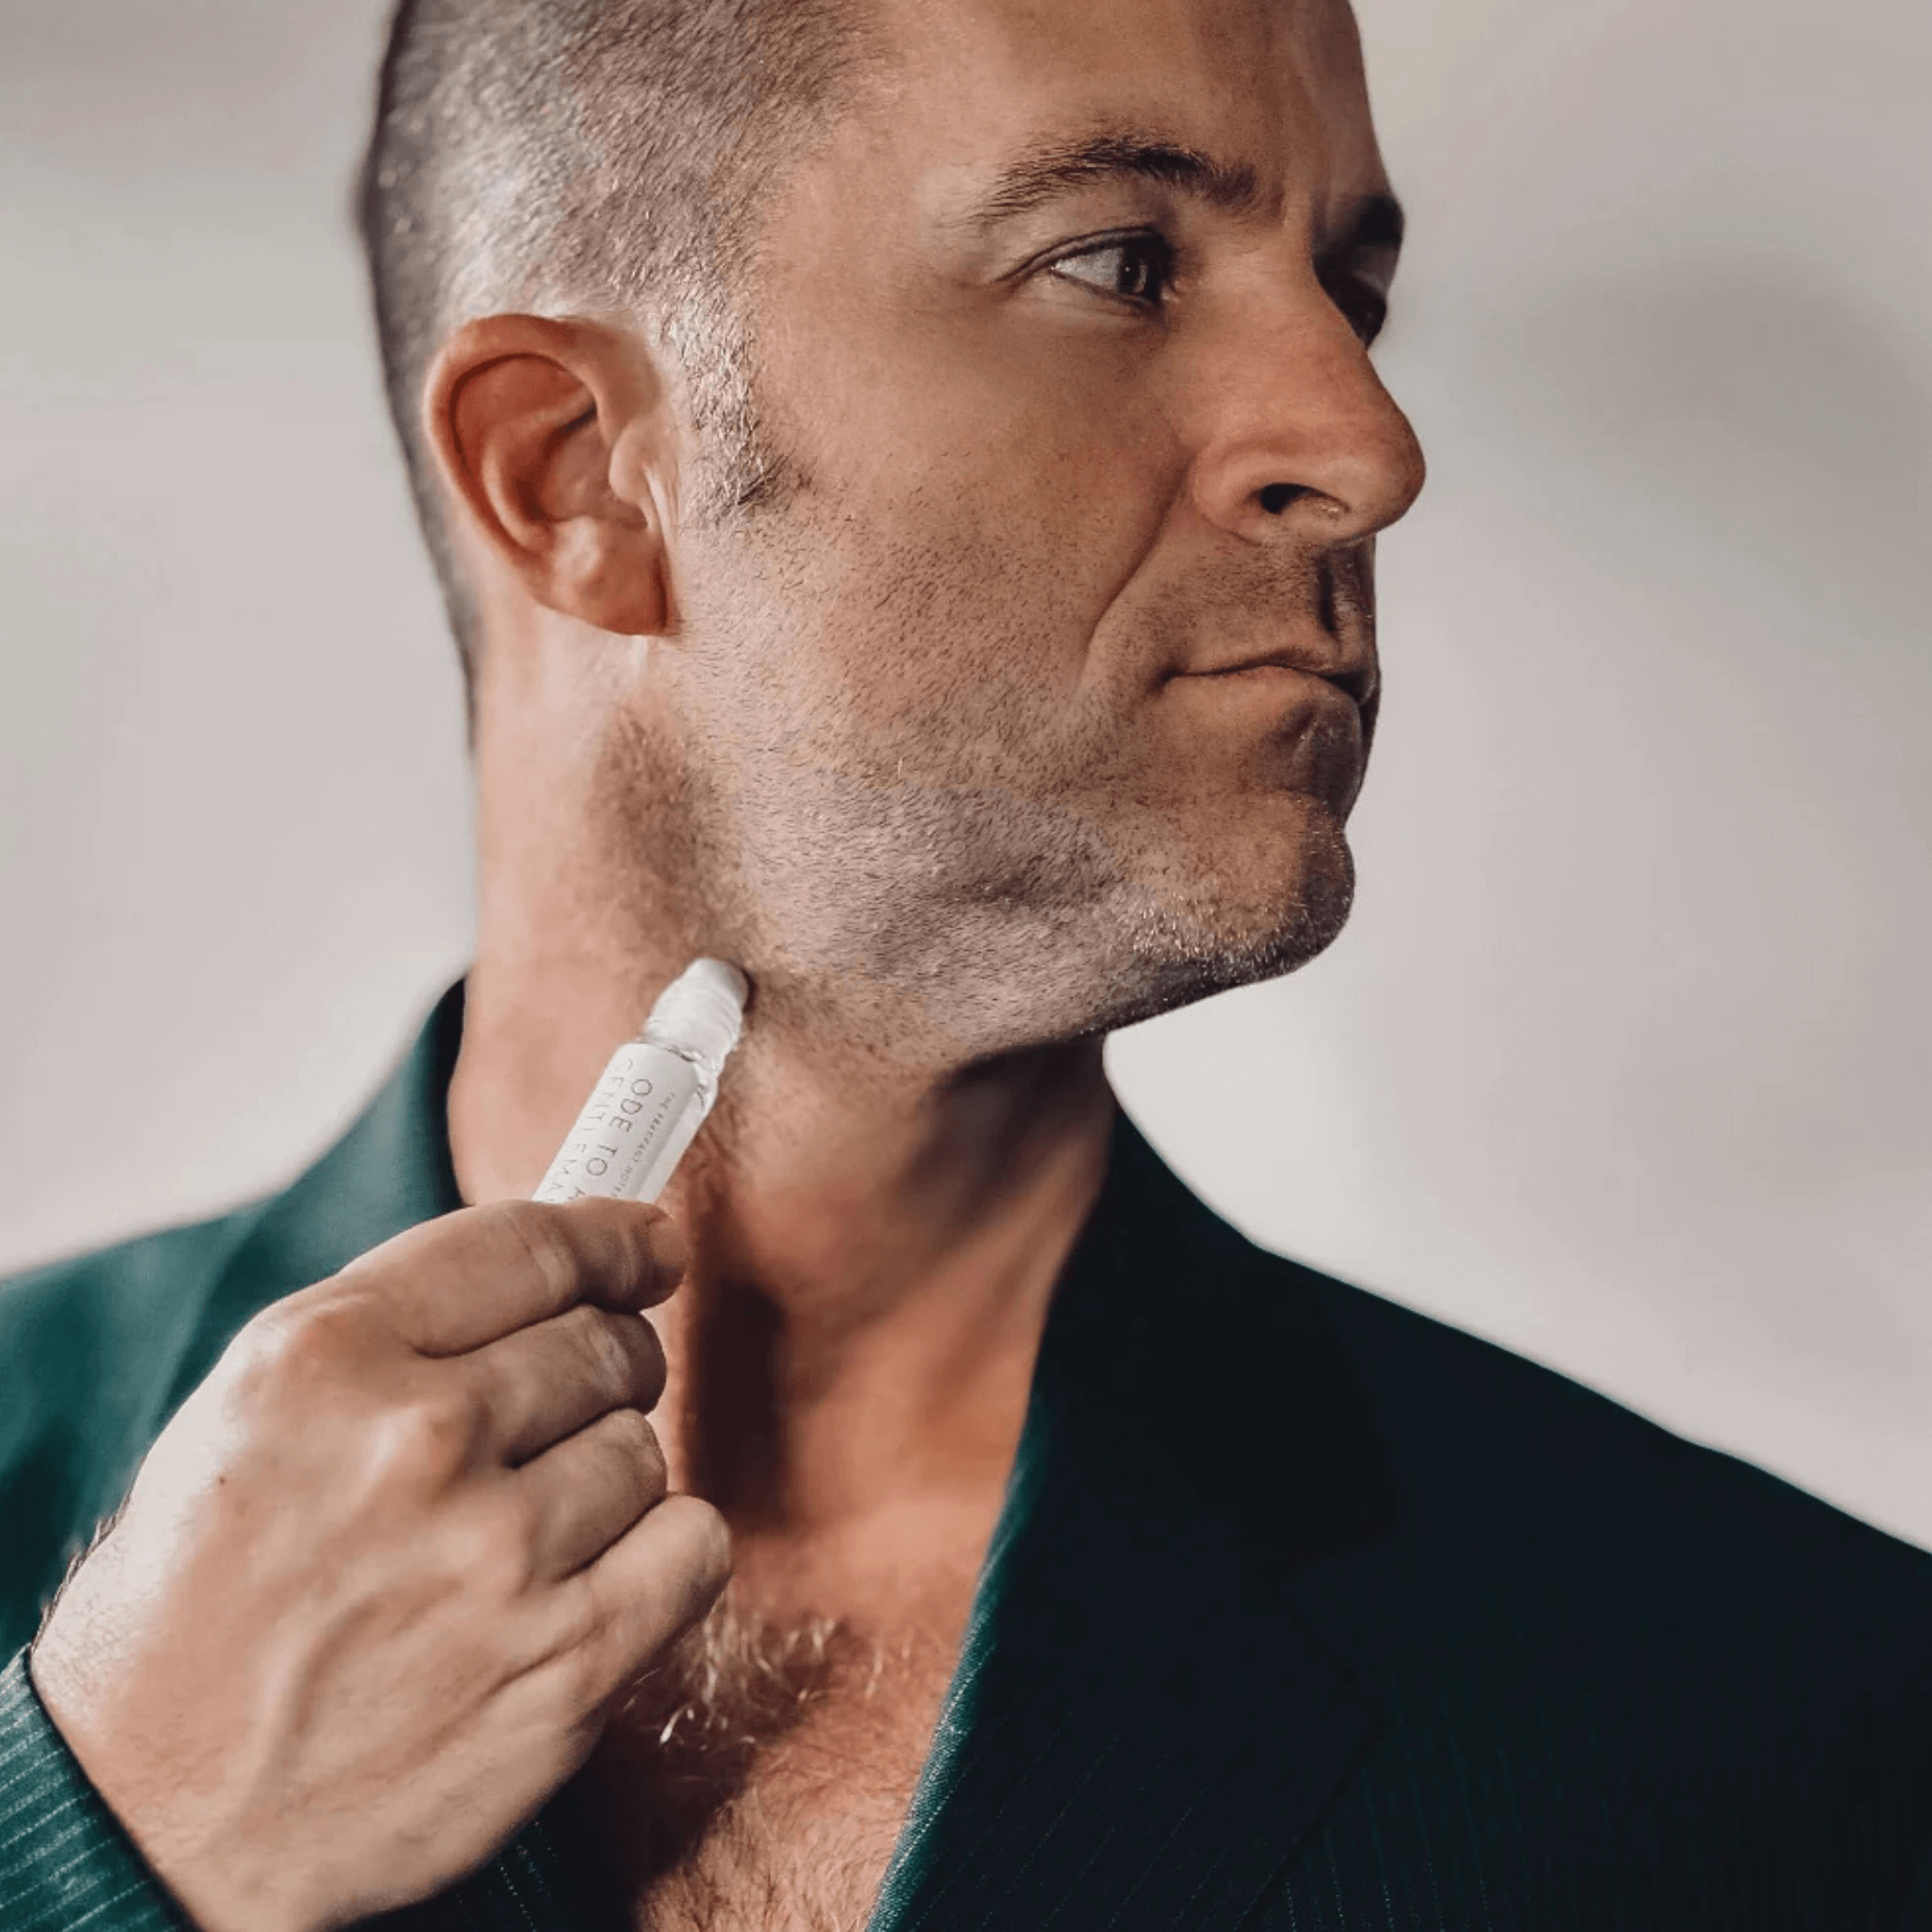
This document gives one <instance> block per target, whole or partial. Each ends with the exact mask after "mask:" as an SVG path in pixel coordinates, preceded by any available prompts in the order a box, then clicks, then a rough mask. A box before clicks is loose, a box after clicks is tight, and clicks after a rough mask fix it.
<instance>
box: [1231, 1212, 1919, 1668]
mask: <svg viewBox="0 0 1932 1932" xmlns="http://www.w3.org/2000/svg"><path fill="white" fill-rule="evenodd" d="M1255 1253H1256V1255H1257V1260H1256V1262H1255V1264H1254V1266H1255V1271H1256V1272H1255V1274H1254V1276H1253V1277H1252V1278H1253V1280H1254V1282H1255V1285H1256V1288H1257V1290H1258V1291H1259V1292H1260V1293H1261V1294H1262V1295H1263V1296H1265V1297H1266V1298H1268V1299H1269V1300H1271V1301H1273V1300H1276V1299H1279V1300H1294V1299H1299V1300H1301V1301H1302V1302H1303V1304H1304V1306H1305V1307H1306V1306H1309V1305H1312V1307H1314V1309H1316V1310H1317V1311H1318V1319H1319V1324H1320V1326H1321V1327H1322V1329H1323V1330H1324V1332H1325V1333H1327V1334H1328V1335H1330V1336H1332V1337H1333V1339H1334V1342H1335V1345H1336V1346H1335V1357H1336V1360H1337V1363H1338V1364H1339V1365H1340V1367H1341V1372H1342V1373H1344V1374H1346V1376H1347V1378H1348V1380H1349V1382H1350V1384H1351V1385H1352V1386H1351V1396H1350V1400H1351V1402H1352V1404H1353V1406H1354V1407H1355V1409H1356V1412H1357V1414H1358V1415H1359V1416H1360V1417H1361V1418H1362V1419H1363V1423H1364V1427H1363V1429H1362V1438H1363V1440H1364V1441H1369V1442H1372V1443H1373V1444H1374V1457H1375V1459H1376V1461H1377V1463H1378V1465H1379V1467H1378V1471H1377V1483H1378V1486H1379V1490H1380V1493H1381V1496H1382V1498H1383V1506H1382V1510H1381V1515H1380V1527H1379V1530H1378V1532H1377V1533H1376V1534H1374V1535H1373V1536H1371V1537H1369V1538H1368V1539H1366V1540H1365V1541H1364V1542H1363V1543H1362V1545H1361V1547H1360V1549H1359V1550H1358V1551H1357V1552H1356V1553H1355V1554H1354V1555H1353V1556H1348V1557H1341V1559H1340V1560H1339V1561H1338V1563H1337V1564H1336V1565H1335V1566H1333V1572H1332V1582H1333V1586H1334V1589H1335V1591H1336V1598H1335V1602H1336V1606H1337V1607H1338V1608H1339V1609H1340V1611H1341V1615H1342V1616H1343V1618H1344V1619H1345V1621H1346V1622H1347V1623H1348V1624H1351V1625H1354V1626H1357V1627H1362V1626H1364V1625H1366V1624H1382V1625H1383V1627H1384V1631H1385V1635H1386V1636H1387V1637H1388V1638H1389V1639H1390V1641H1391V1642H1392V1643H1394V1644H1395V1645H1396V1646H1397V1647H1398V1648H1400V1647H1403V1646H1406V1645H1407V1644H1409V1643H1411V1642H1417V1643H1421V1644H1424V1645H1426V1646H1429V1647H1432V1648H1434V1647H1445V1648H1447V1649H1454V1648H1456V1647H1457V1646H1458V1645H1461V1646H1467V1647H1469V1648H1470V1650H1471V1653H1472V1654H1476V1653H1480V1652H1482V1651H1483V1650H1484V1649H1485V1648H1486V1647H1488V1646H1491V1645H1500V1646H1501V1648H1502V1650H1503V1651H1504V1652H1507V1653H1508V1654H1509V1655H1511V1656H1513V1657H1519V1658H1528V1657H1538V1656H1541V1657H1543V1659H1544V1663H1545V1664H1547V1665H1549V1666H1550V1667H1552V1668H1554V1667H1555V1664H1556V1661H1557V1658H1558V1657H1560V1656H1561V1655H1563V1654H1564V1650H1565V1646H1566V1645H1568V1644H1576V1645H1580V1646H1583V1647H1585V1648H1589V1649H1591V1650H1592V1651H1593V1653H1594V1654H1595V1655H1596V1657H1598V1658H1599V1660H1600V1665H1601V1674H1602V1676H1603V1680H1604V1681H1605V1682H1606V1683H1608V1682H1612V1681H1616V1680H1618V1679H1619V1678H1620V1677H1622V1678H1624V1679H1625V1680H1627V1681H1628V1682H1630V1683H1631V1684H1633V1685H1634V1684H1637V1683H1640V1682H1641V1681H1643V1680H1644V1679H1645V1677H1646V1675H1647V1674H1649V1673H1651V1672H1652V1671H1654V1670H1656V1669H1657V1668H1658V1664H1657V1660H1658V1658H1659V1657H1661V1656H1662V1655H1663V1654H1665V1653H1669V1654H1671V1655H1672V1656H1673V1657H1675V1658H1677V1659H1680V1660H1683V1661H1685V1662H1686V1665H1687V1667H1688V1660H1690V1659H1693V1658H1694V1659H1697V1660H1698V1664H1697V1670H1698V1672H1700V1673H1701V1674H1702V1675H1703V1677H1704V1679H1705V1680H1706V1681H1707V1682H1716V1681H1718V1680H1720V1679H1722V1678H1724V1676H1726V1675H1727V1674H1736V1675H1737V1676H1738V1677H1739V1678H1740V1681H1743V1680H1746V1679H1751V1678H1754V1677H1755V1678H1756V1679H1757V1680H1759V1681H1770V1680H1772V1679H1774V1678H1776V1677H1780V1676H1783V1675H1786V1674H1802V1675H1803V1676H1805V1677H1806V1678H1807V1679H1808V1681H1809V1685H1810V1687H1811V1689H1812V1690H1814V1691H1816V1693H1817V1694H1818V1695H1819V1696H1820V1697H1821V1698H1824V1699H1830V1698H1833V1697H1839V1698H1843V1697H1847V1696H1849V1697H1856V1698H1861V1699H1862V1698H1864V1697H1866V1696H1867V1695H1870V1694H1874V1691H1873V1687H1874V1686H1876V1685H1880V1684H1891V1685H1900V1684H1903V1683H1905V1682H1907V1681H1910V1682H1912V1683H1914V1684H1917V1685H1919V1686H1920V1687H1921V1688H1922V1691H1924V1694H1926V1695H1928V1696H1932V1672H1928V1669H1927V1661H1926V1659H1927V1657H1928V1652H1927V1650H1926V1645H1925V1641H1924V1634H1925V1631H1926V1629H1927V1628H1928V1627H1932V1553H1928V1552H1926V1551H1925V1550H1924V1549H1921V1548H1918V1547H1916V1546H1915V1545H1913V1544H1912V1543H1909V1542H1907V1541H1902V1540H1901V1539H1900V1538H1898V1537H1896V1536H1893V1535H1891V1534H1890V1533H1888V1532H1886V1531H1885V1530H1882V1529H1879V1528H1876V1527H1874V1525H1872V1524H1868V1523H1865V1522H1863V1521H1861V1520H1859V1519H1858V1518H1857V1517H1856V1516H1853V1515H1851V1514H1850V1513H1848V1512H1847V1511H1845V1510H1843V1509H1840V1508H1839V1507H1835V1506H1834V1505H1832V1504H1830V1503H1827V1502H1825V1501H1824V1500H1822V1499H1821V1498H1819V1497H1817V1496H1815V1495H1812V1494H1810V1493H1808V1492H1807V1491H1805V1490H1803V1489H1801V1488H1799V1487H1797V1486H1796V1485H1795V1484H1793V1483H1791V1482H1789V1481H1787V1480H1785V1479H1783V1478H1781V1477H1779V1476H1777V1475H1774V1474H1771V1473H1770V1472H1768V1471H1766V1470H1764V1469H1762V1468H1759V1467H1757V1466H1756V1465H1755V1464H1753V1463H1751V1462H1748V1461H1746V1460H1743V1459H1742V1458H1740V1457H1737V1456H1734V1455H1731V1454H1728V1453H1726V1452H1724V1451H1723V1450H1720V1449H1716V1448H1712V1447H1709V1446H1707V1445H1706V1444H1703V1443H1700V1442H1696V1441H1691V1440H1689V1439H1688V1438H1686V1437H1684V1436H1682V1435H1679V1434H1676V1433H1674V1432H1673V1431H1672V1430H1671V1429H1669V1428H1667V1427H1664V1426H1662V1425H1661V1424H1658V1423H1656V1422H1654V1421H1651V1420H1649V1419H1648V1418H1646V1417H1644V1416H1642V1415H1641V1414H1639V1413H1638V1412H1636V1411H1635V1410H1633V1409H1631V1408H1629V1407H1625V1406H1624V1405H1623V1404H1622V1403H1620V1402H1618V1401H1616V1400H1614V1399H1612V1398H1611V1397H1609V1396H1607V1395H1605V1394H1602V1393H1599V1392H1598V1391H1595V1390H1592V1389H1591V1388H1588V1387H1587V1386H1585V1385H1584V1384H1583V1383H1581V1382H1579V1381H1577V1380H1574V1379H1573V1378H1572V1377H1571V1376H1569V1375H1566V1374H1561V1373H1559V1372H1558V1371H1557V1370H1555V1369H1552V1368H1549V1367H1546V1366H1544V1365H1542V1364H1541V1363H1539V1362H1536V1361H1534V1360H1531V1359H1529V1358H1528V1357H1524V1356H1521V1355H1517V1354H1514V1353H1512V1352H1511V1351H1510V1350H1508V1349H1507V1348H1504V1347H1502V1346H1499V1345H1498V1344H1496V1343H1494V1342H1491V1341H1485V1340H1483V1339H1482V1338H1480V1337H1478V1336H1475V1335H1473V1334H1470V1333H1468V1332H1466V1331H1464V1330H1461V1329H1458V1328H1457V1327H1455V1326H1453V1325H1451V1324H1448V1323H1446V1322H1443V1321H1440V1320H1437V1319H1435V1318H1433V1317H1430V1316H1428V1315H1424V1314H1422V1313H1419V1312H1417V1311H1416V1310H1414V1309H1412V1308H1409V1307H1404V1306H1402V1305H1400V1304H1398V1303H1396V1302H1393V1301H1391V1300H1388V1299H1386V1298H1384V1297H1381V1296H1378V1295H1375V1294H1372V1293H1369V1292H1367V1291H1363V1290H1361V1289H1357V1288H1354V1287H1351V1286H1349V1285H1348V1284H1346V1283H1344V1282H1341V1281H1337V1280H1335V1279H1333V1278H1332V1277H1329V1276H1326V1275H1324V1274H1318V1273H1316V1272H1315V1271H1313V1270H1310V1269H1307V1268H1305V1267H1302V1266H1300V1265H1298V1264H1297V1263H1294V1262H1292V1261H1289V1260H1285V1259H1283V1258H1281V1257H1277V1256H1274V1255H1267V1254H1265V1252H1264V1251H1259V1250H1257V1251H1255ZM1405 1606H1407V1608H1406V1607H1405ZM1424 1606H1426V1610H1425V1614H1424V1615H1422V1616H1421V1618H1420V1621H1418V1620H1417V1617H1416V1616H1415V1615H1414V1614H1413V1613H1414V1612H1420V1611H1422V1609H1423V1607H1424ZM1662 1674H1663V1676H1665V1677H1669V1676H1670V1675H1671V1674H1672V1672H1671V1671H1669V1670H1666V1671H1663V1673H1662ZM1855 1679H1856V1680H1857V1681H1856V1682H1854V1681H1853V1680H1855Z"/></svg>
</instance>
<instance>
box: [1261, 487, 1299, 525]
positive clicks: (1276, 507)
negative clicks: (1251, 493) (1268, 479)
mask: <svg viewBox="0 0 1932 1932" xmlns="http://www.w3.org/2000/svg"><path fill="white" fill-rule="evenodd" d="M1306 495H1307V491H1306V490H1304V489H1303V487H1302V486H1301V485H1300V484H1299V483H1270V484H1268V485H1267V486H1266V487H1265V488H1264V489H1262V490H1260V491H1257V500H1258V501H1259V503H1260V506H1261V508H1263V509H1265V510H1266V511H1267V512H1268V514H1269V515H1270V516H1271V517H1278V516H1279V515H1280V514H1281V512H1282V511H1283V510H1285V509H1286V508H1288V507H1289V505H1290V504H1291V503H1292V502H1293V501H1294V500H1295V498H1296V497H1297V496H1306Z"/></svg>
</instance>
